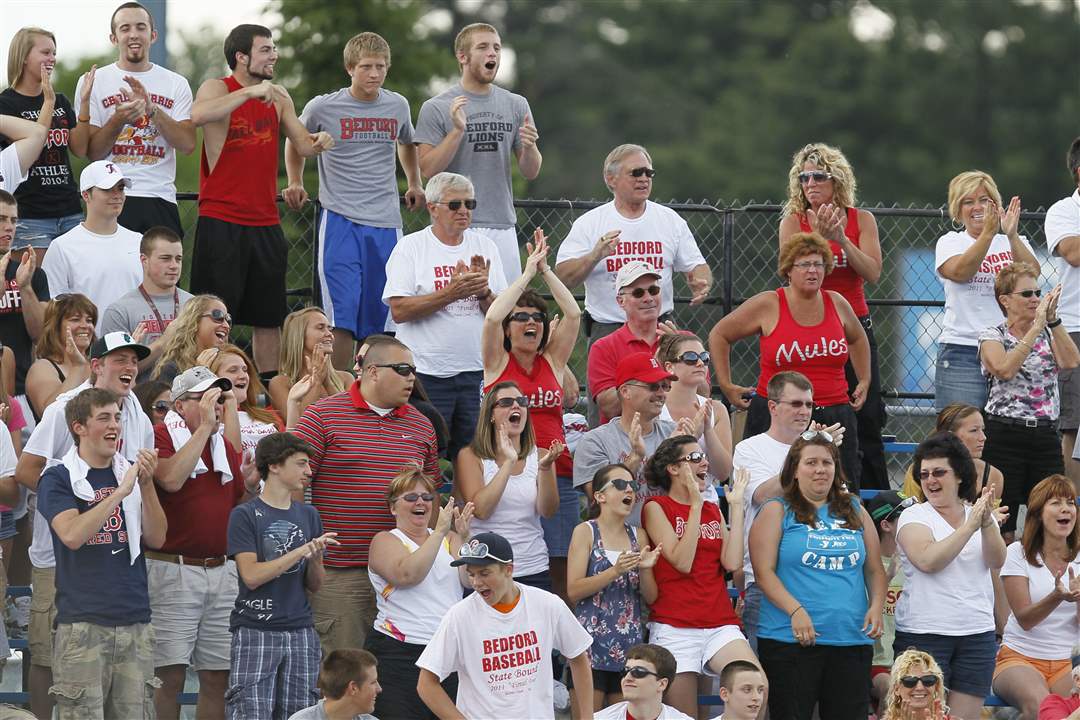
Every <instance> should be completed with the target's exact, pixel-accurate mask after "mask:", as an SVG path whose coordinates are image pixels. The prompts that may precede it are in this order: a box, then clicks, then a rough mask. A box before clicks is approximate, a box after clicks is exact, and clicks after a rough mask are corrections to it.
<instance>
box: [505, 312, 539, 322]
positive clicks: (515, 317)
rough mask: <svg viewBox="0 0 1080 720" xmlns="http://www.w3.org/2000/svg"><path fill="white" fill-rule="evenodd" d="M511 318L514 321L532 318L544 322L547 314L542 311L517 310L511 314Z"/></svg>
mask: <svg viewBox="0 0 1080 720" xmlns="http://www.w3.org/2000/svg"><path fill="white" fill-rule="evenodd" d="M510 319H511V320H513V321H514V322H528V321H530V320H532V321H534V322H538V323H542V322H544V320H546V319H547V314H546V313H542V312H534V313H528V312H525V311H521V312H516V313H514V314H513V315H511V316H510Z"/></svg>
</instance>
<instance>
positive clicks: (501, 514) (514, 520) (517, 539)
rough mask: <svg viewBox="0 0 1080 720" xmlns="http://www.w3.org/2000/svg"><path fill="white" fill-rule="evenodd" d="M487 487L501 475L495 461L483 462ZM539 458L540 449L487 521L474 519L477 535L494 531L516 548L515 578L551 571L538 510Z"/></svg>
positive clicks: (513, 479)
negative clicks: (497, 474) (498, 474)
mask: <svg viewBox="0 0 1080 720" xmlns="http://www.w3.org/2000/svg"><path fill="white" fill-rule="evenodd" d="M481 463H482V465H483V470H484V485H485V486H487V485H490V484H491V481H492V480H494V479H495V475H496V473H498V472H499V464H498V463H497V462H495V461H494V460H482V461H481ZM538 472H539V455H538V454H537V451H536V450H533V451H532V454H530V455H529V456H528V457H527V458H525V468H524V469H523V470H522V471H521V473H520V474H518V475H511V476H510V477H509V478H508V479H507V481H506V489H505V490H503V494H502V497H501V498H499V502H498V503H497V504H496V505H495V509H494V510H493V511H492V513H491V515H489V516H488V518H487V520H481V519H480V518H478V517H474V518H473V519H472V524H471V525H470V532H471V533H472V534H473V535H476V534H477V533H482V532H492V533H497V534H499V535H502V536H503V537H504V538H506V540H507V542H509V543H510V547H512V548H514V576H515V577H523V576H525V575H535V574H536V573H540V572H544V571H545V570H547V569H548V548H547V543H545V542H544V528H543V527H542V526H541V525H540V513H539V511H538V510H537V509H536V496H537V494H538V490H537V487H536V483H537V477H536V475H537V473H538Z"/></svg>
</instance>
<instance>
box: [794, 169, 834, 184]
mask: <svg viewBox="0 0 1080 720" xmlns="http://www.w3.org/2000/svg"><path fill="white" fill-rule="evenodd" d="M811 180H813V181H814V182H819V183H821V182H825V181H826V180H832V173H827V172H825V171H824V170H804V171H803V172H801V173H799V182H800V183H802V184H803V185H806V184H807V183H808V182H810V181H811Z"/></svg>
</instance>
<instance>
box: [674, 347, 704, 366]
mask: <svg viewBox="0 0 1080 720" xmlns="http://www.w3.org/2000/svg"><path fill="white" fill-rule="evenodd" d="M675 359H676V360H678V361H680V362H682V363H685V364H687V365H697V364H698V361H700V362H701V363H702V364H704V365H708V364H709V361H710V360H712V355H710V354H709V352H708V351H707V350H706V351H705V352H694V351H693V350H687V351H686V352H684V353H683V354H682V355H680V356H679V357H677V358H675Z"/></svg>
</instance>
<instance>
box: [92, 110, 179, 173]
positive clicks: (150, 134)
mask: <svg viewBox="0 0 1080 720" xmlns="http://www.w3.org/2000/svg"><path fill="white" fill-rule="evenodd" d="M123 101H124V98H123V96H122V95H119V94H117V95H110V96H108V97H105V98H102V100H101V106H102V107H103V108H109V107H112V106H113V105H118V104H119V103H121V102H123ZM150 102H152V103H154V104H155V105H160V106H161V107H163V108H165V109H170V108H172V107H173V105H175V104H176V101H175V100H173V99H172V98H168V97H164V96H161V95H157V94H154V93H151V94H150ZM168 149H169V148H168V146H167V145H165V144H164V141H162V140H161V132H160V131H159V130H158V127H157V125H156V124H154V123H153V122H152V121H151V120H150V116H149V115H143V116H142V117H140V118H139V119H138V120H136V121H135V122H133V123H125V124H124V127H123V128H121V130H120V133H119V134H118V135H117V136H116V140H115V141H114V142H113V148H112V159H113V161H114V162H118V163H121V164H126V165H156V164H157V163H158V162H159V161H161V160H164V159H165V154H166V152H167V151H168Z"/></svg>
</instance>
